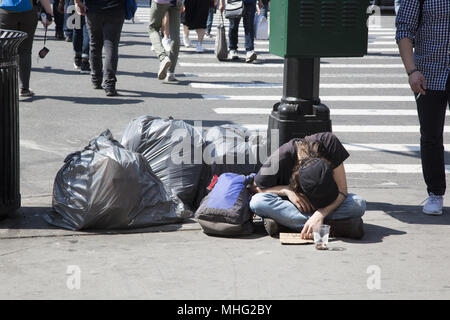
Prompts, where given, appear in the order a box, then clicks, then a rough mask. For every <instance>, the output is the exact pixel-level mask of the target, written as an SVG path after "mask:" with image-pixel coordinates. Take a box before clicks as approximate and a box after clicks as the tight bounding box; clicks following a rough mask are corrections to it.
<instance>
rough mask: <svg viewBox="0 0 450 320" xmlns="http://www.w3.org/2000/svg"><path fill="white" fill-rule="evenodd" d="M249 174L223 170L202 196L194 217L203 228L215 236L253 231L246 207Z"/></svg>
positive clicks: (248, 200)
mask: <svg viewBox="0 0 450 320" xmlns="http://www.w3.org/2000/svg"><path fill="white" fill-rule="evenodd" d="M253 177H254V174H251V175H249V176H245V175H239V174H236V173H230V172H229V173H223V174H221V175H220V176H219V178H218V179H217V181H216V182H215V184H214V186H213V188H212V190H211V192H210V193H209V194H208V195H207V196H206V197H205V198H204V199H203V201H202V202H201V204H200V207H199V208H198V209H197V211H196V212H195V217H196V219H197V221H198V223H199V224H200V225H201V227H202V229H203V232H205V233H206V234H209V235H216V236H242V235H248V234H251V233H253V224H252V220H251V218H252V215H251V213H250V209H249V202H250V185H251V184H252V183H253Z"/></svg>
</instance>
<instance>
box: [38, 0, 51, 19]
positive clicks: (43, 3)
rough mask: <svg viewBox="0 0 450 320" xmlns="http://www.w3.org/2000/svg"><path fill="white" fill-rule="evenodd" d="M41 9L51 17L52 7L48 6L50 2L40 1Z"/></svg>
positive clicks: (48, 0) (46, 0) (47, 0)
mask: <svg viewBox="0 0 450 320" xmlns="http://www.w3.org/2000/svg"><path fill="white" fill-rule="evenodd" d="M40 2H41V4H42V7H43V8H44V10H45V12H47V14H49V15H51V16H53V10H52V6H51V5H50V0H40Z"/></svg>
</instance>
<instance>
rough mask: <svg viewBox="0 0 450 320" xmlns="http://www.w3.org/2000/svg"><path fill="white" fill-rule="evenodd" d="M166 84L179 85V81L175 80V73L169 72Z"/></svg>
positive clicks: (165, 80)
mask: <svg viewBox="0 0 450 320" xmlns="http://www.w3.org/2000/svg"><path fill="white" fill-rule="evenodd" d="M164 83H169V84H178V79H177V78H175V74H174V73H173V72H167V77H166V79H164Z"/></svg>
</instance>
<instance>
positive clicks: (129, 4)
mask: <svg viewBox="0 0 450 320" xmlns="http://www.w3.org/2000/svg"><path fill="white" fill-rule="evenodd" d="M136 10H137V3H136V0H125V19H126V20H131V19H133V18H134V14H135V13H136Z"/></svg>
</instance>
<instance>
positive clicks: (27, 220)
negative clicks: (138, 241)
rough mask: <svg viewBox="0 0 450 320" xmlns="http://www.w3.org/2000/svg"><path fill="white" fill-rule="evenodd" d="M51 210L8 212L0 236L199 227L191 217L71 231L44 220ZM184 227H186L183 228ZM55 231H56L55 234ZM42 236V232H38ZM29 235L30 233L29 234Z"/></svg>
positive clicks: (142, 231)
mask: <svg viewBox="0 0 450 320" xmlns="http://www.w3.org/2000/svg"><path fill="white" fill-rule="evenodd" d="M50 211H52V208H51V207H22V208H20V209H19V210H17V211H16V212H15V213H13V214H10V215H9V216H8V217H6V218H5V219H3V220H0V238H1V236H2V235H3V236H4V232H3V231H4V230H8V237H9V238H11V237H14V234H17V237H20V236H21V235H22V236H23V234H21V232H20V231H19V230H44V231H48V236H69V235H91V234H130V233H146V232H170V231H177V230H179V229H181V228H182V227H183V226H186V225H187V226H189V228H188V229H195V230H197V229H199V228H200V226H198V228H194V225H195V224H196V222H195V221H194V220H192V219H186V220H185V221H184V222H183V223H178V224H166V225H155V226H149V227H146V228H135V229H118V230H95V229H90V230H82V231H73V230H67V229H64V228H60V227H56V226H53V225H51V224H49V223H47V221H45V220H44V218H43V215H44V214H45V213H47V212H50ZM185 229H186V228H185ZM55 231H58V232H57V233H56V234H55ZM37 235H40V236H42V235H43V234H42V232H40V233H39V234H37ZM29 236H31V235H29Z"/></svg>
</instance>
